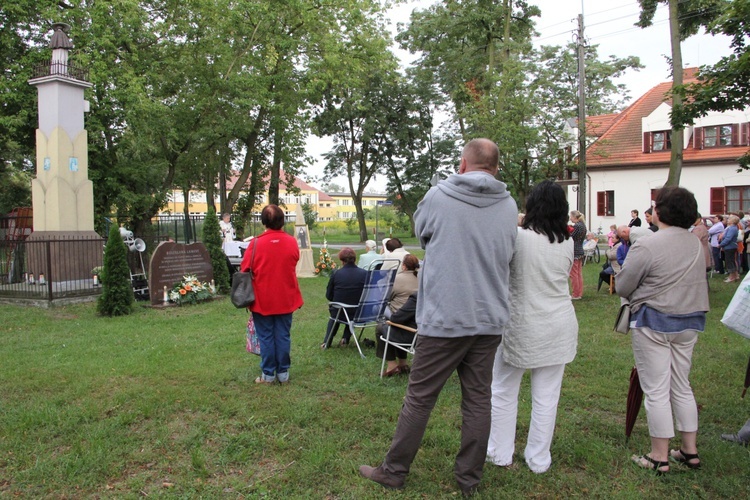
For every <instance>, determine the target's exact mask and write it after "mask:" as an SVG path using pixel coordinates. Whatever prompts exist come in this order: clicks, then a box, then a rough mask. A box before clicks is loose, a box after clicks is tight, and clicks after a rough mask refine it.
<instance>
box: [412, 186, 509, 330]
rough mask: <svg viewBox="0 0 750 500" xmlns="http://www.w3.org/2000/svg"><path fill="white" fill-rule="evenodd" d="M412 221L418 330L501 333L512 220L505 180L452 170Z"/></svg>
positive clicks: (505, 310)
mask: <svg viewBox="0 0 750 500" xmlns="http://www.w3.org/2000/svg"><path fill="white" fill-rule="evenodd" d="M414 223H415V229H416V233H417V237H418V238H419V241H420V243H421V245H422V248H424V249H425V257H424V267H423V269H422V271H421V272H420V273H419V300H418V301H417V324H418V325H419V335H424V336H427V337H449V338H454V337H469V336H473V335H502V334H503V330H504V327H505V325H506V324H507V323H508V321H509V319H510V312H509V309H510V300H509V297H508V285H509V282H510V277H509V275H510V260H511V258H512V257H513V246H514V243H515V239H516V234H517V224H518V209H517V207H516V202H515V201H514V200H513V198H512V197H511V196H510V193H509V192H508V190H507V189H506V186H505V184H504V183H502V182H500V181H498V180H497V179H495V178H494V177H493V176H492V175H490V174H489V173H485V172H476V171H474V172H466V173H464V174H454V175H451V176H450V177H448V178H447V179H445V180H442V181H440V182H439V183H438V184H437V186H435V187H433V188H432V189H430V190H429V191H428V192H427V194H426V195H425V197H424V199H422V201H421V202H420V203H419V206H418V207H417V211H416V213H415V214H414Z"/></svg>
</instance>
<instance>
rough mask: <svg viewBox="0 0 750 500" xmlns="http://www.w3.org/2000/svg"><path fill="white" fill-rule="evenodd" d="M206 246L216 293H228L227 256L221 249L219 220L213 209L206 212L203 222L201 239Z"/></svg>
mask: <svg viewBox="0 0 750 500" xmlns="http://www.w3.org/2000/svg"><path fill="white" fill-rule="evenodd" d="M201 240H202V241H203V244H204V245H206V250H208V255H210V256H211V267H212V268H213V270H214V285H216V291H217V292H218V293H229V268H227V256H226V255H225V254H224V251H223V250H222V249H221V228H220V227H219V219H218V218H217V217H216V212H215V211H214V209H213V208H210V207H209V209H208V212H206V219H205V221H204V222H203V234H202V237H201Z"/></svg>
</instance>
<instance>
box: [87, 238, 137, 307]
mask: <svg viewBox="0 0 750 500" xmlns="http://www.w3.org/2000/svg"><path fill="white" fill-rule="evenodd" d="M100 278H101V285H102V294H101V295H100V296H99V299H98V301H97V303H96V310H97V312H98V313H99V314H101V315H102V316H123V315H125V314H130V313H131V312H133V303H134V302H135V296H134V295H133V287H132V285H131V283H130V268H129V267H128V249H127V247H125V242H123V241H122V238H121V237H120V228H119V227H117V225H115V224H112V227H111V228H110V230H109V239H108V240H107V246H106V247H105V249H104V273H103V274H102V275H101V276H100Z"/></svg>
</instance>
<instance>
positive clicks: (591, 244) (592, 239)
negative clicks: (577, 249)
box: [583, 232, 599, 252]
mask: <svg viewBox="0 0 750 500" xmlns="http://www.w3.org/2000/svg"><path fill="white" fill-rule="evenodd" d="M598 243H599V239H598V238H597V237H596V235H595V234H594V233H591V232H589V233H588V234H587V235H586V241H584V242H583V251H584V252H593V251H594V249H595V248H596V245H597V244H598Z"/></svg>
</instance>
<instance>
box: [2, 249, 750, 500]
mask: <svg viewBox="0 0 750 500" xmlns="http://www.w3.org/2000/svg"><path fill="white" fill-rule="evenodd" d="M598 269H599V266H597V265H594V264H589V265H587V266H585V267H584V275H585V279H586V291H585V294H584V299H583V300H581V301H578V302H576V303H575V307H576V311H577V313H578V319H579V323H580V325H581V328H580V339H579V350H578V357H577V358H576V360H575V361H574V362H573V363H571V364H570V365H569V366H568V368H567V370H566V374H565V379H564V383H563V393H562V397H561V400H560V407H559V413H558V419H557V430H556V434H555V440H554V442H553V446H552V456H553V464H552V468H551V470H550V471H549V472H548V473H546V474H542V475H535V474H533V473H531V472H530V471H529V470H528V469H527V468H526V466H525V465H524V463H523V460H522V458H520V457H518V458H517V459H516V464H515V465H514V466H513V467H511V468H510V469H501V468H497V467H493V466H487V467H486V468H485V476H484V480H483V483H482V484H483V489H482V490H481V494H480V495H479V498H488V499H490V498H492V499H495V498H521V497H536V498H558V497H568V496H573V497H582V496H592V497H596V498H609V497H617V498H641V497H654V498H660V497H661V498H665V497H673V498H721V497H737V498H741V497H746V496H747V495H748V494H749V493H750V491H749V487H748V484H747V476H746V471H747V467H748V459H750V456H749V451H748V449H746V448H743V447H740V446H737V445H733V444H730V443H725V442H722V441H721V440H720V439H719V435H720V434H721V433H722V432H729V431H735V430H736V429H737V428H739V427H740V426H741V425H742V424H743V423H744V421H745V420H746V418H747V417H748V413H750V412H748V406H747V404H748V403H747V402H746V401H744V400H741V399H740V397H739V396H740V392H741V390H742V383H743V379H744V371H745V366H746V363H747V355H748V349H747V347H748V345H747V340H745V339H743V338H741V337H740V336H739V335H736V334H734V333H732V332H730V331H728V330H727V329H725V328H724V327H723V326H722V325H721V324H720V323H719V319H720V317H721V315H722V312H723V310H724V308H725V306H726V304H727V303H728V301H729V299H730V298H731V295H732V293H733V291H734V289H735V288H736V285H734V284H725V283H723V282H722V280H721V279H719V278H718V277H716V278H714V279H713V280H712V283H711V305H712V311H711V313H710V315H709V320H708V328H707V331H706V332H705V333H704V334H703V335H701V338H700V340H699V342H698V345H697V347H696V350H695V355H694V367H693V374H692V382H693V385H694V389H695V394H696V398H697V400H698V402H699V404H700V406H701V412H700V425H701V429H700V435H699V450H700V453H701V457H702V458H703V463H704V467H703V470H701V471H688V470H687V469H683V468H680V467H677V466H674V467H673V472H672V473H670V474H669V475H667V476H665V477H661V478H659V477H656V476H654V475H652V474H649V473H648V472H647V471H643V470H639V469H637V468H635V467H634V466H633V465H632V464H631V463H630V461H629V456H630V455H631V454H633V453H643V452H645V451H647V450H648V446H649V439H648V429H647V426H646V420H645V412H644V411H643V410H642V412H641V416H640V417H639V420H638V423H637V424H636V427H635V430H634V433H633V437H632V438H631V440H630V442H629V443H627V444H626V443H625V440H624V433H623V427H624V413H625V394H626V391H627V384H628V375H629V372H630V369H631V367H632V365H633V358H632V352H631V348H630V345H629V341H630V338H629V337H627V336H622V335H618V334H615V333H613V332H612V331H611V324H612V322H613V318H614V316H615V313H616V310H617V299H616V297H614V296H609V295H608V294H607V293H606V292H605V291H604V290H602V291H601V292H599V293H598V294H597V293H596V292H595V290H596V287H595V284H596V272H597V271H598ZM325 285H326V280H325V279H322V278H312V279H303V280H301V286H302V289H303V294H304V297H305V306H304V307H303V308H302V309H301V310H300V311H298V312H297V313H295V315H294V324H293V329H292V339H293V345H292V368H291V371H290V373H291V383H290V384H289V385H288V386H285V387H281V386H273V387H266V386H262V387H258V386H256V385H255V384H253V380H254V378H255V377H256V376H257V375H258V374H259V373H260V371H259V368H258V358H257V357H255V356H252V355H249V354H246V353H245V351H244V343H245V339H244V327H245V323H246V320H247V314H246V313H245V312H244V311H240V310H236V309H234V308H233V307H232V306H231V305H230V303H229V301H228V300H227V299H222V300H216V301H213V302H211V303H207V304H201V305H197V306H186V307H182V308H178V307H175V308H168V309H148V308H139V309H138V311H137V312H136V313H135V314H134V315H132V316H129V317H120V318H102V317H98V316H97V315H96V314H95V311H94V306H93V304H87V305H77V306H69V307H61V308H53V309H50V310H41V309H33V308H23V307H15V306H8V305H0V317H2V322H0V497H8V498H11V497H25V498H29V497H60V498H82V497H89V498H91V497H105V498H113V497H117V498H121V497H126V498H136V497H142V496H163V497H167V498H171V497H181V498H186V497H196V496H200V497H206V498H216V497H228V498H258V497H265V498H279V499H281V498H327V499H338V498H357V499H359V498H382V497H384V496H389V497H396V498H415V497H422V498H452V497H454V496H455V495H456V493H457V491H458V490H457V487H456V485H455V482H454V480H453V472H452V471H453V461H454V457H455V453H456V451H457V449H458V441H459V428H460V425H461V416H460V408H459V405H460V387H459V385H458V380H457V378H456V377H455V375H454V376H453V377H452V378H451V379H450V381H449V382H448V384H447V385H446V387H445V389H444V391H443V393H442V395H441V397H440V399H439V401H438V404H437V406H436V408H435V410H434V412H433V415H432V419H431V420H430V424H429V426H428V429H427V433H426V435H425V438H424V442H423V444H422V448H421V450H420V452H419V454H418V455H417V458H416V460H415V462H414V464H413V467H412V472H411V474H410V476H409V478H408V480H407V488H406V490H404V492H402V493H386V492H385V490H383V489H382V488H381V487H379V486H378V485H375V484H373V483H370V482H368V481H365V480H363V479H361V478H360V477H359V476H358V473H357V467H358V466H359V465H360V464H373V465H374V464H378V463H379V462H380V461H381V460H382V458H383V456H384V454H385V452H386V451H387V449H388V446H389V443H390V439H391V437H392V435H393V430H394V428H395V423H396V419H397V417H398V412H399V408H400V406H401V401H402V398H403V395H404V390H405V387H406V379H405V378H400V377H395V378H393V379H387V380H383V381H381V380H380V379H379V378H378V370H379V368H380V361H379V360H377V359H376V358H375V357H374V350H373V349H369V350H367V351H366V354H367V358H366V359H364V360H362V359H360V358H359V356H358V355H357V353H356V350H355V349H354V348H353V347H350V348H347V349H339V348H335V349H331V350H329V351H326V352H321V351H320V349H319V348H318V346H319V344H320V342H321V341H322V337H323V332H324V328H325V324H326V317H327V316H326V302H325V298H324V291H325ZM550 328H552V329H554V325H552V324H551V325H550ZM365 336H369V337H370V338H372V331H368V332H366V333H365ZM529 410H530V402H529V391H528V380H527V379H525V380H524V387H523V389H522V393H521V404H520V409H519V426H518V427H519V428H518V440H517V446H516V449H517V450H518V451H519V452H522V450H523V446H524V444H525V438H526V433H527V430H528V418H529Z"/></svg>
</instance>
